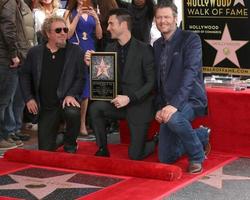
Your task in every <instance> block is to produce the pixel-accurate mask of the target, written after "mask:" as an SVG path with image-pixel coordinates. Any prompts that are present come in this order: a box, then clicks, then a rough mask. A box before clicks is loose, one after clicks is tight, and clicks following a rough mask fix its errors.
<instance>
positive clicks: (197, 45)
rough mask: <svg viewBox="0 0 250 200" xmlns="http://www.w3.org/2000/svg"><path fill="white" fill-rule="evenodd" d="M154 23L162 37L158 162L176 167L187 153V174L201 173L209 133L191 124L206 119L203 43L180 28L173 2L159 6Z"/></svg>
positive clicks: (157, 57) (158, 51) (158, 61)
mask: <svg viewBox="0 0 250 200" xmlns="http://www.w3.org/2000/svg"><path fill="white" fill-rule="evenodd" d="M155 19H156V26H157V28H158V29H159V31H160V32H161V34H162V37H161V38H159V39H158V40H157V41H155V43H154V51H155V60H156V66H157V72H156V73H157V88H158V92H157V93H158V95H157V100H156V104H157V109H158V111H157V113H156V116H155V118H156V120H157V121H158V122H159V123H161V125H160V135H159V160H160V162H163V163H173V162H175V161H176V160H177V159H178V158H180V157H181V156H182V155H183V154H184V153H187V155H188V158H189V163H190V164H189V167H188V171H189V172H190V173H200V172H201V171H202V163H203V161H204V159H205V151H204V148H205V147H208V145H209V143H208V136H209V129H208V128H205V127H200V128H198V129H193V128H192V125H191V121H192V120H193V119H194V118H196V117H197V116H199V115H204V114H205V113H206V107H207V97H206V92H205V88H204V83H203V76H202V69H201V67H202V46H201V40H200V38H199V36H198V35H197V34H195V33H192V32H189V31H182V30H181V29H180V28H177V25H176V24H177V7H176V5H175V4H173V3H172V2H170V1H162V2H160V3H159V4H158V5H157V6H156V11H155Z"/></svg>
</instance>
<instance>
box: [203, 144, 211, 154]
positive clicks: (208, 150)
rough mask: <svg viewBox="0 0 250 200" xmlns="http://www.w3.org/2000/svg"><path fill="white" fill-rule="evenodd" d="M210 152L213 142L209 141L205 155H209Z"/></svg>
mask: <svg viewBox="0 0 250 200" xmlns="http://www.w3.org/2000/svg"><path fill="white" fill-rule="evenodd" d="M210 152H211V144H210V143H207V145H206V146H205V147H204V153H205V156H206V157H207V156H208V154H209V153H210Z"/></svg>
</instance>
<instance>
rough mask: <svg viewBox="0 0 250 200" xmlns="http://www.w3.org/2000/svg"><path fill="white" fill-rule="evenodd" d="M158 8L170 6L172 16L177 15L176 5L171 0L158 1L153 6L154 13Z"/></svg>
mask: <svg viewBox="0 0 250 200" xmlns="http://www.w3.org/2000/svg"><path fill="white" fill-rule="evenodd" d="M159 8H171V10H172V11H173V15H174V17H177V15H178V10H177V6H176V5H175V4H174V3H173V1H170V0H164V1H160V2H159V3H158V4H157V5H156V6H155V13H156V11H157V9H159Z"/></svg>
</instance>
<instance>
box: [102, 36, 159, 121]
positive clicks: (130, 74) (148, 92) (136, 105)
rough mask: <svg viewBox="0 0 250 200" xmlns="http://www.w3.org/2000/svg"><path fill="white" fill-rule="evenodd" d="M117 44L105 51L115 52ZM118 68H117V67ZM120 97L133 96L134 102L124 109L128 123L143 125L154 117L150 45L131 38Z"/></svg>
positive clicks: (152, 68) (152, 58)
mask: <svg viewBox="0 0 250 200" xmlns="http://www.w3.org/2000/svg"><path fill="white" fill-rule="evenodd" d="M117 49H118V43H117V42H114V43H112V44H110V45H108V46H107V48H106V51H108V52H117ZM118 68H119V66H118ZM121 79H122V80H121V81H120V82H121V86H120V87H121V88H122V95H127V96H129V95H131V94H132V95H133V97H135V100H134V101H133V102H130V103H129V104H128V106H127V107H126V111H127V113H126V118H127V120H128V121H129V122H132V123H133V122H134V123H145V122H149V121H150V120H151V119H152V118H153V117H154V114H155V112H154V108H153V89H154V84H155V70H154V55H153V49H152V47H151V46H150V45H147V44H145V43H142V42H140V41H138V40H136V39H135V38H133V37H132V39H131V43H130V46H129V49H128V54H127V58H126V63H125V68H124V70H123V76H122V77H121Z"/></svg>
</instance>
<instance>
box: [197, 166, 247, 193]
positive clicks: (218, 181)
mask: <svg viewBox="0 0 250 200" xmlns="http://www.w3.org/2000/svg"><path fill="white" fill-rule="evenodd" d="M223 180H249V181H250V177H246V176H231V175H226V174H224V173H223V170H222V168H220V169H219V170H217V171H215V172H213V173H211V174H209V175H208V176H205V177H203V179H201V180H199V182H202V183H205V184H207V185H210V186H212V187H214V188H218V189H222V187H223Z"/></svg>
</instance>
